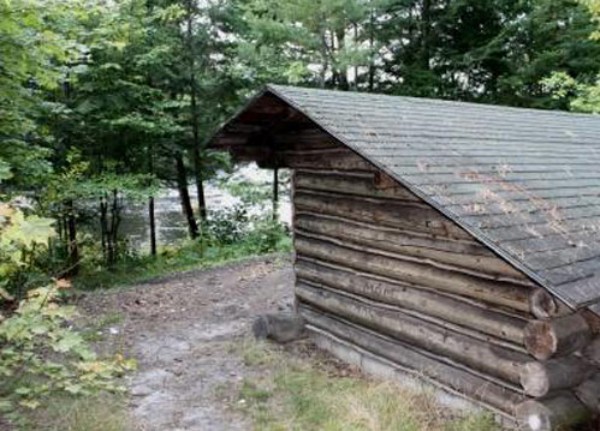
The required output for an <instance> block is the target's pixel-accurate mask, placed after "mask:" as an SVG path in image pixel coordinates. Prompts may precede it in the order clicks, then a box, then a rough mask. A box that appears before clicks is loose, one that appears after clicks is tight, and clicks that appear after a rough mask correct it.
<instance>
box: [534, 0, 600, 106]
mask: <svg viewBox="0 0 600 431" xmlns="http://www.w3.org/2000/svg"><path fill="white" fill-rule="evenodd" d="M580 3H581V4H582V5H584V6H586V7H587V8H588V10H589V12H590V14H591V16H592V19H593V22H594V24H595V28H596V29H595V30H594V31H593V32H592V33H591V34H590V35H589V38H590V40H589V41H588V42H591V40H594V41H597V40H598V39H600V30H598V26H599V24H600V1H598V0H581V1H580ZM542 85H544V86H545V88H546V89H547V90H548V92H549V93H551V94H552V95H553V97H554V99H555V100H559V101H561V102H562V103H563V104H565V105H566V106H568V107H569V108H570V109H572V110H574V111H580V112H589V113H598V112H600V75H596V76H595V80H590V79H581V77H577V76H576V75H574V74H573V73H571V72H570V71H567V70H560V71H557V72H554V73H552V74H551V75H550V76H547V77H546V78H545V79H543V80H542Z"/></svg>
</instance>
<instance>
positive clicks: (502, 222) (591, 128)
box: [217, 85, 600, 312]
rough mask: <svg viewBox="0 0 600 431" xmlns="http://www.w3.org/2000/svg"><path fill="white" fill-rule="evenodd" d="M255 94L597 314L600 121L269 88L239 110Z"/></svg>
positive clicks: (576, 305)
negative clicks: (281, 105)
mask: <svg viewBox="0 0 600 431" xmlns="http://www.w3.org/2000/svg"><path fill="white" fill-rule="evenodd" d="M264 97H271V98H272V97H275V98H277V99H280V100H281V101H283V102H285V103H286V104H287V105H289V106H290V107H292V108H293V109H294V110H297V111H299V112H301V113H302V114H304V116H306V117H308V119H310V120H312V121H313V122H314V123H316V125H318V126H319V127H320V128H322V129H323V130H325V131H326V132H327V133H329V134H330V135H332V136H333V137H334V138H335V139H337V140H338V141H339V142H341V143H343V144H345V145H347V146H348V147H350V148H351V149H352V150H354V151H355V152H356V153H357V154H359V155H361V156H362V157H364V158H365V159H367V160H368V161H370V162H371V163H373V164H374V165H376V166H377V167H378V168H380V169H381V170H383V171H385V172H386V173H387V174H388V175H390V176H392V177H393V178H395V179H396V180H397V181H399V182H400V183H402V184H403V185H404V186H406V187H407V188H409V189H410V190H411V191H412V192H413V193H415V194H416V195H418V196H420V197H421V198H422V199H423V200H425V201H426V202H428V203H429V204H430V205H432V206H434V207H435V208H437V209H438V210H439V211H441V212H442V213H443V214H445V215H446V216H447V217H449V218H451V219H452V220H454V221H455V222H456V223H457V224H458V225H460V226H461V227H462V228H464V229H465V230H467V231H468V232H470V233H471V234H472V235H473V236H475V237H476V238H477V239H479V240H480V241H481V242H483V243H484V244H486V245H487V246H489V247H490V248H491V249H492V250H494V251H495V252H496V253H497V254H498V255H499V256H501V257H502V258H504V259H505V260H506V261H508V262H510V263H511V264H513V265H514V266H515V267H517V268H519V269H520V270H522V271H523V272H524V273H525V274H527V275H528V276H529V277H531V278H532V279H533V280H535V281H536V282H538V283H539V284H540V285H542V286H543V287H545V288H546V289H548V290H549V291H550V292H552V293H553V294H554V295H556V296H557V297H558V298H560V299H561V300H563V301H564V302H565V303H567V304H568V305H570V306H571V307H573V308H581V307H585V306H590V307H591V309H593V310H594V311H596V312H599V311H600V117H597V116H593V115H583V114H571V113H564V112H557V111H542V110H532V109H520V108H508V107H500V106H491V105H481V104H473V103H463V102H450V101H440V100H431V99H422V98H410V97H398V96H386V95H377V94H367V93H354V92H340V91H327V90H315V89H305V88H296V87H285V86H275V85H270V86H268V87H267V88H266V89H265V90H264V91H263V92H262V93H261V94H260V95H258V96H257V97H255V98H254V99H253V101H252V102H251V103H250V104H249V105H248V107H247V108H249V107H251V106H252V105H253V104H256V103H257V102H258V101H260V99H261V98H264ZM245 111H247V109H246V110H245ZM243 113H244V111H242V113H241V114H240V115H243ZM237 118H239V115H238V117H237ZM233 123H235V120H233V122H232V123H230V124H233ZM223 130H226V129H223ZM217 137H219V135H217ZM221 137H223V134H221Z"/></svg>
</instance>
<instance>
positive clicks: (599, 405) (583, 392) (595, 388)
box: [575, 372, 600, 414]
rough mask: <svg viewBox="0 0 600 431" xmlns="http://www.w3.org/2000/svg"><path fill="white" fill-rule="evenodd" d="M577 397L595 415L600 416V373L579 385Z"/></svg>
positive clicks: (576, 391)
mask: <svg viewBox="0 0 600 431" xmlns="http://www.w3.org/2000/svg"><path fill="white" fill-rule="evenodd" d="M575 395H576V396H577V398H579V400H580V401H581V402H582V403H583V404H584V405H585V406H586V407H587V408H588V409H590V410H591V411H592V412H593V413H595V414H600V372H598V373H595V374H593V375H592V376H591V377H590V378H589V379H587V380H586V381H584V382H583V383H582V384H581V385H579V386H578V387H577V388H576V389H575Z"/></svg>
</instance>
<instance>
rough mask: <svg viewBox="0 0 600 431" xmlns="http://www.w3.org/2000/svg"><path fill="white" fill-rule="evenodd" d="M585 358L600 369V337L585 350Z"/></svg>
mask: <svg viewBox="0 0 600 431" xmlns="http://www.w3.org/2000/svg"><path fill="white" fill-rule="evenodd" d="M582 354H583V357H584V358H586V359H587V360H588V361H590V362H591V363H592V364H594V365H595V366H597V367H600V336H596V337H595V338H594V339H593V340H592V341H591V342H590V344H588V345H587V346H586V347H585V348H584V349H583V352H582Z"/></svg>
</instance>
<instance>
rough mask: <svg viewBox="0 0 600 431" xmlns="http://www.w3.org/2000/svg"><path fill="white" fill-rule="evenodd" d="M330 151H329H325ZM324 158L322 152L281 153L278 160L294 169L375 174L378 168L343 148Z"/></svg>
mask: <svg viewBox="0 0 600 431" xmlns="http://www.w3.org/2000/svg"><path fill="white" fill-rule="evenodd" d="M325 151H329V150H325ZM334 151H335V154H332V153H331V152H329V153H328V155H327V156H324V155H323V154H322V152H321V151H318V150H317V151H306V152H302V151H281V152H278V153H277V159H278V160H279V162H280V163H281V166H283V167H287V168H292V169H304V168H306V169H327V170H339V171H365V172H375V171H376V170H377V168H376V167H375V166H374V165H373V164H371V163H370V162H368V161H366V160H365V159H363V158H362V157H360V156H359V155H357V154H355V153H353V152H352V151H350V150H348V149H345V148H341V149H339V150H334Z"/></svg>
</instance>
